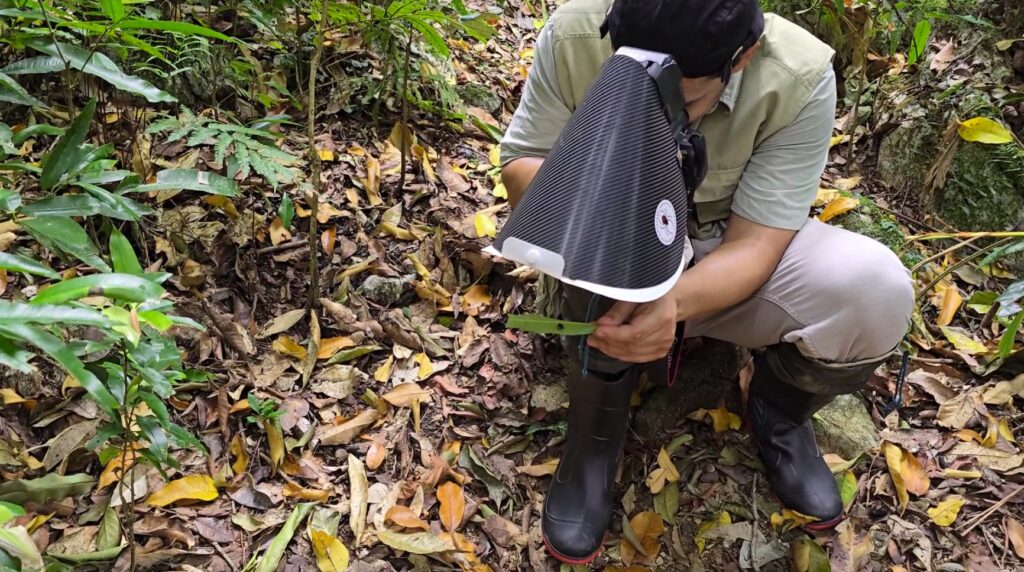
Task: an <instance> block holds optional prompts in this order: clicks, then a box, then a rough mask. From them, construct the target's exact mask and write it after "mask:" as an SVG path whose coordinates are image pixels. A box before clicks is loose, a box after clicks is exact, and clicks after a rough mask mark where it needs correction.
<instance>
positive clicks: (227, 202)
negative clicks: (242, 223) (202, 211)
mask: <svg viewBox="0 0 1024 572" xmlns="http://www.w3.org/2000/svg"><path fill="white" fill-rule="evenodd" d="M203 202H204V203H206V204H208V205H210V206H212V207H216V208H218V209H220V210H222V211H224V214H226V215H228V218H230V219H232V220H234V219H236V218H238V209H237V208H235V203H233V202H231V199H229V198H228V197H225V196H223V195H208V196H206V197H203Z"/></svg>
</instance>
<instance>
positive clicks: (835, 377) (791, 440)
mask: <svg viewBox="0 0 1024 572" xmlns="http://www.w3.org/2000/svg"><path fill="white" fill-rule="evenodd" d="M875 366H877V363H875V364H866V365H858V366H854V367H850V368H829V367H826V366H823V365H822V364H819V363H816V362H813V361H811V360H809V359H807V358H805V357H803V356H802V355H800V353H799V352H798V351H797V349H796V347H795V346H793V345H792V344H780V345H777V346H772V347H769V348H768V349H767V350H766V351H765V353H763V354H761V355H760V356H758V358H757V360H756V361H755V363H754V377H753V379H752V380H751V382H750V394H749V397H748V400H747V417H748V421H749V426H750V431H751V434H752V435H753V437H754V442H755V443H757V447H758V449H759V450H760V453H761V459H762V460H763V461H764V468H765V472H766V473H767V474H768V479H769V481H770V482H771V484H772V487H773V488H774V489H775V492H776V494H777V495H778V497H779V500H780V501H781V502H782V505H783V506H784V507H786V508H788V509H790V510H794V511H796V512H799V513H801V514H804V515H806V516H810V517H814V518H815V519H817V520H815V521H814V522H812V523H809V524H806V525H804V528H806V529H808V530H812V531H813V530H827V529H830V528H832V527H834V526H835V525H837V524H839V523H840V522H841V521H842V520H843V501H842V498H841V497H840V496H839V489H838V487H837V486H836V480H835V477H834V476H833V475H832V472H831V471H830V470H829V468H828V465H826V464H825V461H824V460H823V459H822V458H821V452H820V451H819V450H818V445H817V442H816V441H815V439H814V431H813V429H812V428H811V421H810V420H811V416H812V415H814V413H815V412H817V411H818V410H819V409H821V408H822V407H824V406H826V405H828V404H829V403H830V402H831V401H832V400H833V399H834V398H835V396H836V395H838V394H840V393H852V392H854V391H857V390H859V389H861V388H863V387H864V385H865V384H866V383H867V380H868V378H869V377H870V375H871V372H872V371H874V368H875ZM808 389H812V390H815V391H816V392H815V391H808ZM821 391H827V392H829V393H824V394H823V393H821Z"/></svg>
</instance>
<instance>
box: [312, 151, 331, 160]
mask: <svg viewBox="0 0 1024 572" xmlns="http://www.w3.org/2000/svg"><path fill="white" fill-rule="evenodd" d="M316 154H317V156H318V157H320V160H321V161H333V160H334V151H331V150H330V149H317V150H316Z"/></svg>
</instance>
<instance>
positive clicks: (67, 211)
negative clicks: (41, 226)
mask: <svg viewBox="0 0 1024 572" xmlns="http://www.w3.org/2000/svg"><path fill="white" fill-rule="evenodd" d="M101 210H103V205H101V204H100V202H99V201H98V200H96V199H94V198H93V197H90V196H88V195H61V196H59V197H49V198H45V199H41V200H38V201H35V202H34V203H31V204H29V205H25V208H23V209H21V212H22V213H23V214H25V215H27V216H31V217H43V216H59V217H75V216H92V215H97V214H100V211H101Z"/></svg>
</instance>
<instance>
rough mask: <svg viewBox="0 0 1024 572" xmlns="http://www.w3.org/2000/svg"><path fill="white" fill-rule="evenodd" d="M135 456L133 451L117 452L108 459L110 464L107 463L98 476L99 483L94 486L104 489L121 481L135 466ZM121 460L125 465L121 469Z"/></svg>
mask: <svg viewBox="0 0 1024 572" xmlns="http://www.w3.org/2000/svg"><path fill="white" fill-rule="evenodd" d="M137 455H138V454H137V453H136V452H135V450H134V449H128V450H127V451H125V450H121V451H118V452H117V454H115V455H114V456H113V458H111V459H110V462H109V463H107V466H106V467H104V469H103V473H101V474H100V480H99V483H98V484H97V485H96V486H97V487H98V488H100V489H105V488H107V487H109V486H110V485H112V484H114V483H116V482H117V481H119V480H121V476H122V475H124V473H125V472H126V471H128V470H129V469H131V468H132V466H133V465H134V464H135V458H136V456H137ZM122 459H123V460H124V464H125V466H124V467H123V468H122V466H121V461H122Z"/></svg>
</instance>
